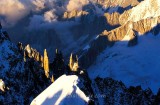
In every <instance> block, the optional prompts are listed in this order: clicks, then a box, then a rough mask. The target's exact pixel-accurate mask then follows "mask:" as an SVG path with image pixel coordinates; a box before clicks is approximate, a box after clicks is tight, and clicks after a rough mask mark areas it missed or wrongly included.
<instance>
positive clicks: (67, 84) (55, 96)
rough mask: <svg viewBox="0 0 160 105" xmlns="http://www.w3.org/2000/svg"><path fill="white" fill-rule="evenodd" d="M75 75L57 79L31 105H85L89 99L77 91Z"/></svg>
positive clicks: (77, 80)
mask: <svg viewBox="0 0 160 105" xmlns="http://www.w3.org/2000/svg"><path fill="white" fill-rule="evenodd" d="M78 82H79V79H78V77H77V76H76V75H72V76H66V75H63V76H61V77H59V78H58V79H57V80H56V81H55V82H54V83H53V84H51V85H50V86H49V87H48V88H47V89H46V90H44V91H43V92H42V93H41V94H40V95H38V96H37V97H36V98H35V99H34V100H33V101H32V102H31V105H87V102H88V101H89V98H88V97H86V96H85V94H84V93H83V92H82V91H81V90H80V89H79V87H78V86H77V83H78Z"/></svg>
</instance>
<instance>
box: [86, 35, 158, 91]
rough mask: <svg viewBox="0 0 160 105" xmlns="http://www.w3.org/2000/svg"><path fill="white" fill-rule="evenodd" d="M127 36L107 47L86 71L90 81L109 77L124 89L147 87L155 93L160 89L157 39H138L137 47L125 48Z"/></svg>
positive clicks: (154, 37)
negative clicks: (117, 81) (124, 86)
mask: <svg viewBox="0 0 160 105" xmlns="http://www.w3.org/2000/svg"><path fill="white" fill-rule="evenodd" d="M128 39H129V37H128V36H126V37H125V38H124V39H123V40H122V41H120V42H117V43H116V44H115V45H114V46H113V47H111V48H106V50H105V51H103V52H102V53H101V54H100V55H99V56H98V57H97V61H96V62H95V64H94V65H92V66H91V67H90V68H89V69H88V72H89V76H90V78H92V79H94V78H96V77H97V76H100V77H112V78H113V79H116V80H121V81H122V82H124V83H125V84H126V85H127V86H131V85H134V86H137V85H141V86H142V88H144V89H145V88H147V87H150V88H151V89H152V90H153V92H154V93H156V92H157V90H158V88H160V79H159V77H160V44H159V42H160V36H159V35H158V36H153V35H152V34H147V35H143V36H142V35H141V36H138V45H136V46H134V47H127V44H128V41H127V40H128Z"/></svg>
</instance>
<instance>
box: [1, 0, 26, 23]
mask: <svg viewBox="0 0 160 105" xmlns="http://www.w3.org/2000/svg"><path fill="white" fill-rule="evenodd" d="M27 13H28V10H27V8H26V6H25V5H23V4H22V3H21V2H19V1H18V0H1V1H0V16H1V19H2V17H3V21H5V22H6V23H12V24H14V23H16V22H17V21H18V20H20V19H21V18H22V17H24V16H25V15H26V14H27Z"/></svg>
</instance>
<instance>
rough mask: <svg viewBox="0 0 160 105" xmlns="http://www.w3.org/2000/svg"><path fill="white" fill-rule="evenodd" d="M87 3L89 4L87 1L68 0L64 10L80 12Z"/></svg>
mask: <svg viewBox="0 0 160 105" xmlns="http://www.w3.org/2000/svg"><path fill="white" fill-rule="evenodd" d="M88 3H89V1H88V0H69V2H68V5H67V6H66V8H67V11H73V10H82V7H83V6H84V5H87V4H88Z"/></svg>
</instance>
